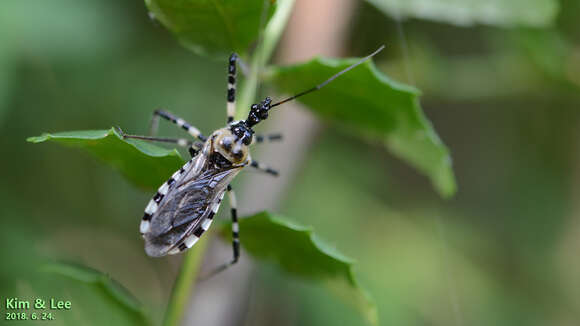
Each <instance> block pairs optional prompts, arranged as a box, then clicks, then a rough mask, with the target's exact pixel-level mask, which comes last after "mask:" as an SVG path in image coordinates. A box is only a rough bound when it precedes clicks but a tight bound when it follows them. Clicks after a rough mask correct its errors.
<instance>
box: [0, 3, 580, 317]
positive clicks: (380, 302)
mask: <svg viewBox="0 0 580 326" xmlns="http://www.w3.org/2000/svg"><path fill="white" fill-rule="evenodd" d="M435 1H436V0H432V2H435ZM399 2H401V1H399ZM558 4H559V8H560V10H559V11H558V14H557V15H556V16H554V17H553V18H552V19H551V21H550V23H551V26H550V27H547V28H541V29H539V28H528V27H526V28H522V27H513V28H497V27H492V26H472V27H469V28H466V27H457V26H452V25H448V24H446V23H444V22H433V21H424V20H420V19H410V20H408V21H405V23H404V24H403V25H402V26H403V31H404V37H405V40H406V44H407V48H406V50H405V46H404V44H405V42H403V39H402V38H401V35H400V34H399V33H398V32H397V30H398V29H399V28H400V27H401V25H399V23H397V21H396V20H393V19H391V18H389V17H387V16H385V15H384V14H383V13H382V12H380V11H378V10H377V9H375V8H374V7H372V6H370V5H367V4H361V5H360V8H359V9H358V10H357V12H356V16H355V22H354V24H355V28H354V30H353V32H352V35H351V40H350V48H349V51H350V54H351V55H353V56H360V55H364V54H366V53H368V52H369V50H372V49H373V48H374V47H375V46H376V44H382V43H385V44H388V45H389V47H390V50H389V51H385V52H384V53H382V54H381V56H380V57H379V58H378V60H377V61H378V63H377V66H378V68H379V69H380V70H381V71H385V72H387V73H388V74H389V75H390V76H392V77H393V78H394V79H397V80H401V81H406V82H408V83H411V84H413V85H415V86H416V87H417V88H419V89H421V90H422V92H423V94H424V96H423V97H422V106H423V108H425V110H426V115H427V116H428V117H429V119H430V120H431V121H432V122H433V125H434V126H435V127H436V129H437V131H438V132H439V134H440V136H441V138H442V139H443V140H444V141H445V143H446V144H447V145H448V147H449V148H450V150H451V152H452V154H453V158H454V170H455V173H456V175H457V179H458V183H459V184H460V191H459V192H458V193H457V195H456V197H455V198H454V199H452V200H450V201H442V200H441V199H439V198H438V197H437V196H436V195H435V194H433V192H432V190H431V188H430V186H429V184H428V183H427V181H426V180H424V178H422V177H420V176H418V175H417V174H416V172H415V171H414V170H412V169H410V168H408V167H406V166H405V165H403V164H401V163H400V162H399V161H397V160H394V159H393V158H392V157H390V156H388V155H387V154H385V152H384V148H383V146H380V145H377V144H372V143H366V142H361V141H360V139H358V138H353V137H352V136H351V135H350V134H349V133H344V132H342V131H341V130H338V129H336V128H327V129H325V130H324V131H323V132H322V133H321V134H320V135H319V136H318V138H317V139H316V142H315V146H313V147H312V148H309V149H307V150H308V153H309V156H308V161H307V162H305V164H304V166H303V168H302V169H301V172H300V174H299V175H298V176H297V177H296V178H295V183H294V184H293V186H292V190H291V191H290V193H289V194H288V196H287V197H286V200H285V203H284V205H283V207H282V208H281V210H280V211H281V213H283V214H284V215H287V216H293V217H295V218H296V219H298V220H300V222H301V223H304V224H308V225H313V226H314V227H315V228H316V230H317V232H319V233H321V236H322V237H324V238H325V239H329V240H330V242H331V243H332V244H333V245H334V246H335V247H337V248H338V249H340V250H341V251H343V252H346V253H347V254H348V255H349V256H351V257H356V258H357V260H358V261H359V264H360V267H359V268H358V270H357V272H358V274H359V275H360V276H361V283H362V284H363V285H365V286H366V287H367V288H369V289H370V292H371V294H372V295H373V296H374V297H375V298H376V300H377V306H378V307H379V313H380V320H381V323H382V324H384V325H391V324H393V325H510V326H512V325H526V326H529V325H554V324H558V325H576V324H577V322H578V320H580V314H579V313H578V312H579V311H580V283H579V282H578V275H579V273H580V263H579V262H578V258H577V256H578V255H577V252H578V250H580V242H579V241H578V238H580V236H579V235H578V231H577V230H578V225H579V221H578V219H579V217H578V216H579V215H578V208H577V205H576V203H575V202H576V200H575V199H576V197H577V196H578V190H577V189H578V180H577V173H578V171H577V169H578V168H577V166H578V131H577V130H578V123H579V118H580V114H579V112H578V107H579V104H580V96H579V92H578V90H579V86H580V82H579V81H578V76H580V73H579V71H580V68H579V67H580V64H579V62H580V60H579V59H578V53H579V50H578V49H579V47H578V44H579V40H580V29H578V25H577V13H578V12H579V10H580V3H579V2H578V1H576V0H562V1H558ZM530 7H531V8H532V5H530ZM0 15H2V19H0V26H1V27H2V28H1V29H0V31H1V32H0V33H1V34H0V38H1V39H2V47H0V69H1V70H0V71H1V73H0V87H1V88H0V126H1V127H0V133H1V135H0V136H1V137H0V139H1V141H2V145H3V146H2V148H3V151H4V154H3V158H4V159H3V160H2V171H3V172H4V173H3V176H2V184H1V188H0V205H1V207H2V210H1V218H0V248H1V249H0V259H1V261H2V267H1V268H0V293H2V295H11V296H12V295H14V296H19V297H31V296H36V295H41V296H54V297H62V298H70V297H74V301H73V304H74V305H75V307H74V308H73V309H78V311H79V313H80V314H83V315H85V314H86V315H87V316H93V317H94V318H98V317H99V315H98V313H97V312H98V311H101V310H102V309H105V308H103V306H102V305H101V304H100V303H99V302H100V300H101V298H100V297H98V296H95V295H94V294H93V293H92V292H90V290H89V289H88V288H84V287H81V286H79V285H78V283H76V282H71V281H68V280H66V279H62V278H57V277H54V276H47V275H46V273H38V272H37V270H38V266H39V263H42V262H44V261H47V260H53V259H55V258H64V259H70V260H75V261H78V262H81V263H83V264H85V265H88V266H92V267H94V268H96V269H98V270H101V271H107V272H108V273H109V274H110V275H111V277H112V278H114V279H116V280H118V281H119V282H121V283H122V284H124V285H125V286H126V287H127V288H128V289H129V290H130V291H131V292H132V293H134V295H135V296H136V297H138V298H140V299H141V301H142V303H143V304H144V306H145V309H146V310H147V311H148V312H149V313H150V314H151V315H152V316H153V319H154V321H158V320H159V319H160V314H161V312H162V309H163V308H164V305H165V303H166V302H167V298H168V293H169V290H170V288H171V281H172V280H173V278H174V276H175V272H176V269H175V265H174V264H171V262H172V260H171V259H169V258H167V259H161V260H151V259H148V258H146V257H145V255H144V254H143V250H142V241H141V239H140V238H139V235H138V232H137V226H138V221H139V219H140V214H139V212H141V211H142V209H143V204H144V203H146V201H147V200H148V199H149V197H150V194H146V193H142V192H140V191H138V190H137V189H135V188H134V187H133V186H132V185H130V184H129V183H128V182H127V181H126V180H125V179H123V178H122V177H120V176H119V175H118V174H116V173H113V172H111V170H110V169H109V168H106V167H104V166H102V165H101V164H99V163H98V162H95V161H94V160H93V159H92V158H89V157H85V156H82V155H79V153H78V152H77V151H70V150H67V149H62V148H59V147H57V146H38V145H33V144H29V143H26V142H24V139H25V138H26V137H28V136H30V135H37V134H39V133H41V132H44V131H59V130H71V129H102V128H105V127H109V126H111V125H120V126H122V127H123V128H124V130H125V131H127V132H131V133H145V131H146V129H147V128H146V127H147V123H148V120H149V117H150V114H151V112H152V111H153V109H155V108H157V107H159V106H165V107H167V108H170V109H171V110H172V111H173V112H175V113H176V114H178V115H180V116H183V117H184V118H187V119H188V120H191V121H192V122H195V124H196V125H197V126H199V127H202V129H203V130H204V131H206V132H207V131H211V130H213V129H215V128H216V127H218V126H220V125H221V124H223V111H224V109H225V104H224V103H223V102H224V101H223V93H224V85H223V84H224V78H225V76H224V70H225V68H224V64H223V63H222V62H214V61H212V60H208V59H207V58H202V57H196V56H193V55H191V54H190V53H189V52H187V51H185V50H184V49H182V48H180V47H179V46H178V45H177V44H175V43H176V42H175V41H174V39H173V37H172V36H170V35H169V34H168V33H167V32H166V31H165V30H164V29H160V28H157V27H155V26H154V25H153V24H151V23H150V22H149V21H148V20H147V18H146V17H147V11H146V10H145V8H144V6H143V3H142V2H141V1H133V2H118V1H112V0H106V1H83V2H78V1H65V0H53V1H50V2H39V1H36V2H35V1H17V0H8V1H3V2H2V4H0ZM412 17H413V16H412ZM513 26H515V25H513ZM409 76H411V77H412V78H411V79H409ZM177 132H179V131H173V129H172V128H169V127H167V128H166V129H165V130H162V133H163V134H165V135H169V136H171V135H172V134H173V133H175V134H177ZM282 146H283V145H282ZM246 177H247V176H244V177H243V178H246ZM251 177H255V176H253V175H251ZM241 182H243V180H242V181H241ZM321 203H322V204H321ZM240 204H241V205H243V203H240ZM256 209H259V208H256ZM136 253H137V254H136ZM256 280H257V285H256V287H257V288H258V289H259V290H256V291H255V292H253V295H252V296H251V297H250V298H248V301H249V305H250V307H249V311H251V312H252V313H249V314H248V315H247V316H246V318H245V319H246V320H245V321H240V324H242V323H244V322H245V323H247V324H252V325H270V324H275V323H278V324H280V323H283V322H292V323H294V324H300V325H320V324H349V325H355V324H360V323H361V320H360V318H359V317H358V316H357V315H356V314H355V313H354V312H352V311H350V310H347V309H337V307H342V306H341V303H340V302H339V301H338V300H336V299H335V298H334V297H333V296H331V295H328V294H327V293H326V292H325V291H321V290H320V289H316V288H313V287H310V286H304V285H302V284H301V283H298V282H295V281H292V280H289V279H287V278H281V277H280V276H279V274H278V273H277V272H275V271H270V270H268V269H267V268H262V269H260V272H259V275H258V276H256ZM101 317H104V316H101ZM121 322H124V321H119V320H111V319H109V320H105V321H103V322H102V323H101V324H105V323H106V324H109V325H117V324H120V323H121ZM63 323H64V321H63ZM79 323H80V322H79V320H75V321H74V322H71V323H70V324H79ZM19 324H21V325H23V324H26V323H19ZM53 324H54V325H58V324H59V321H55V322H54V323H53Z"/></svg>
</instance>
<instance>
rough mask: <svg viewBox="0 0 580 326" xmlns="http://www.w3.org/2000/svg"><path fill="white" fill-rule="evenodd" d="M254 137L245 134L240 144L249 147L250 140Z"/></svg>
mask: <svg viewBox="0 0 580 326" xmlns="http://www.w3.org/2000/svg"><path fill="white" fill-rule="evenodd" d="M253 137H254V136H253V135H252V134H251V133H247V134H246V135H245V137H244V140H242V143H244V145H250V144H251V143H252V138H253Z"/></svg>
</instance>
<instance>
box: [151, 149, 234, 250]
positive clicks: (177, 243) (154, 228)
mask: <svg viewBox="0 0 580 326" xmlns="http://www.w3.org/2000/svg"><path fill="white" fill-rule="evenodd" d="M198 160H204V162H198ZM191 163H192V164H190V165H189V166H188V169H184V168H182V169H181V170H180V171H183V172H182V173H181V175H180V176H179V178H178V179H177V180H176V181H175V183H174V184H172V185H171V188H170V189H169V190H168V192H167V194H166V195H165V196H164V197H163V199H162V200H160V202H159V205H158V209H157V210H156V211H155V213H154V214H153V215H152V217H151V226H150V228H149V232H146V233H145V234H144V235H143V236H144V238H145V251H146V252H147V254H148V255H149V256H153V257H158V256H164V255H166V254H173V253H178V252H180V251H183V250H186V249H188V248H191V247H192V246H193V245H194V244H195V242H196V241H197V240H198V239H199V237H200V236H201V235H202V234H203V232H204V231H205V230H207V229H208V228H209V225H210V224H211V222H212V219H213V216H214V214H215V213H216V212H217V210H218V208H219V205H220V203H221V199H222V198H223V195H224V192H225V190H226V187H227V185H228V184H229V183H230V182H231V180H232V179H233V178H234V177H235V176H236V175H237V173H238V172H239V171H240V168H230V169H216V168H214V167H208V166H209V165H210V164H208V163H207V160H206V158H205V157H204V156H202V157H197V158H196V159H194V160H192V161H191ZM196 163H197V164H196ZM202 163H203V167H202V168H201V170H200V171H196V168H195V166H196V165H198V166H199V164H202ZM186 165H187V164H186ZM170 180H171V179H170ZM162 187H163V186H162Z"/></svg>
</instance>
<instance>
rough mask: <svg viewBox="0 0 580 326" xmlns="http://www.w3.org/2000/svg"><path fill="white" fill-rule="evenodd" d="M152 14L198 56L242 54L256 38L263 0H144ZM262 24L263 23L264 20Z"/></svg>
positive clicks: (268, 15) (269, 9) (272, 10)
mask: <svg viewBox="0 0 580 326" xmlns="http://www.w3.org/2000/svg"><path fill="white" fill-rule="evenodd" d="M145 4H146V5H147V8H148V9H149V11H150V12H151V13H152V14H153V16H154V17H155V18H156V19H157V20H159V21H160V22H161V23H162V24H163V25H164V26H165V27H166V28H167V29H169V30H170V31H171V32H173V33H174V34H175V35H176V36H177V38H178V39H179V41H180V42H181V43H182V44H183V45H184V46H185V47H186V48H188V49H190V50H192V51H193V52H195V53H197V54H200V55H208V56H216V55H219V56H226V55H229V54H230V53H231V52H232V51H235V52H238V53H240V54H244V53H246V52H247V51H248V48H249V47H250V44H251V43H252V42H254V41H256V40H257V39H258V34H259V30H260V27H261V22H262V20H263V19H262V13H263V12H264V9H263V7H264V5H267V6H268V8H266V10H267V11H266V15H267V16H266V17H264V18H269V17H270V16H271V15H272V13H273V12H274V7H275V5H272V4H270V1H264V0H145ZM264 23H265V22H264Z"/></svg>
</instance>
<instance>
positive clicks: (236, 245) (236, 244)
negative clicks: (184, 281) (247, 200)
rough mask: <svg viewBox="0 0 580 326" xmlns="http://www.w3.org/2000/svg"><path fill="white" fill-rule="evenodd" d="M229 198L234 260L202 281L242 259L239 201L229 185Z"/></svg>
mask: <svg viewBox="0 0 580 326" xmlns="http://www.w3.org/2000/svg"><path fill="white" fill-rule="evenodd" d="M227 191H228V197H229V199H230V209H231V216H232V249H233V258H232V260H231V261H229V262H227V263H225V264H223V265H221V266H219V267H217V268H216V269H214V270H213V271H211V273H209V274H207V275H205V276H203V277H202V278H201V279H202V280H207V279H209V278H211V277H213V276H215V275H216V274H218V273H221V272H223V271H224V270H226V269H227V268H228V267H230V266H232V265H234V264H235V263H237V262H238V260H239V259H240V225H239V224H238V210H237V206H238V204H237V201H236V193H235V192H234V190H233V189H232V186H231V185H228V188H227Z"/></svg>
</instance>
